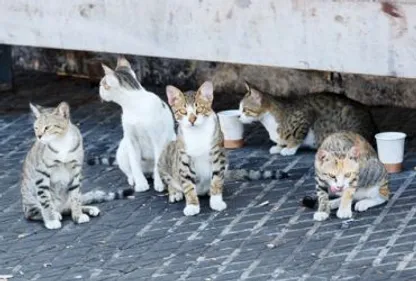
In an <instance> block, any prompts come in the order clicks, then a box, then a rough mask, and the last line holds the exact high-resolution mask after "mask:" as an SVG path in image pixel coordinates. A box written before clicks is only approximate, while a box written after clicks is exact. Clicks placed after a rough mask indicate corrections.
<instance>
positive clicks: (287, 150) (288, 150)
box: [280, 147, 298, 156]
mask: <svg viewBox="0 0 416 281" xmlns="http://www.w3.org/2000/svg"><path fill="white" fill-rule="evenodd" d="M296 151H298V148H297V147H293V148H287V147H284V148H283V149H282V150H281V151H280V155H283V156H289V155H295V153H296Z"/></svg>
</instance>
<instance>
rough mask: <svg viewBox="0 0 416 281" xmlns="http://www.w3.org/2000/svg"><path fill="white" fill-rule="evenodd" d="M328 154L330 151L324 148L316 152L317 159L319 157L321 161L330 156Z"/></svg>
mask: <svg viewBox="0 0 416 281" xmlns="http://www.w3.org/2000/svg"><path fill="white" fill-rule="evenodd" d="M328 154H329V153H328V151H326V150H323V149H319V150H318V151H317V152H316V159H318V160H319V161H320V162H323V161H325V160H326V158H327V157H328Z"/></svg>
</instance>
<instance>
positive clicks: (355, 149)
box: [348, 137, 362, 159]
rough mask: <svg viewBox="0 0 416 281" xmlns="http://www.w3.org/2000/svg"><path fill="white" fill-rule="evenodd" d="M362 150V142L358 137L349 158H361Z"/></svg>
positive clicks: (349, 152)
mask: <svg viewBox="0 0 416 281" xmlns="http://www.w3.org/2000/svg"><path fill="white" fill-rule="evenodd" d="M361 148H362V141H361V139H360V138H359V137H356V138H355V141H354V146H353V147H351V149H350V151H348V154H349V156H350V157H352V158H355V159H356V158H358V157H360V154H361Z"/></svg>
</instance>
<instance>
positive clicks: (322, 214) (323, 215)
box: [313, 212, 329, 221]
mask: <svg viewBox="0 0 416 281" xmlns="http://www.w3.org/2000/svg"><path fill="white" fill-rule="evenodd" d="M328 217H329V214H328V213H325V212H315V213H314V214H313V219H314V220H316V221H324V220H326V219H327V218H328Z"/></svg>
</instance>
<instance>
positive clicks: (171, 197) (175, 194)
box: [169, 191, 183, 203]
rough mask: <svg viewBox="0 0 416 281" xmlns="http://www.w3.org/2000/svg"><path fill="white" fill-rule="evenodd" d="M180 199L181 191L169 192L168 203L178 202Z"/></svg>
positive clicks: (181, 197) (181, 196)
mask: <svg viewBox="0 0 416 281" xmlns="http://www.w3.org/2000/svg"><path fill="white" fill-rule="evenodd" d="M182 199H183V193H182V192H179V191H175V192H173V193H170V194H169V202H170V203H175V202H179V201H181V200H182Z"/></svg>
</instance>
